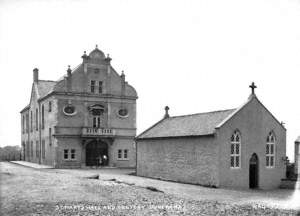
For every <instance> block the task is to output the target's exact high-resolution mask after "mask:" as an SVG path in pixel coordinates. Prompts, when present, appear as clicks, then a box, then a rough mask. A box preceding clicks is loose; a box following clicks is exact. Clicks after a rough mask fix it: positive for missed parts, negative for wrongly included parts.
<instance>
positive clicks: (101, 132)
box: [82, 127, 115, 136]
mask: <svg viewBox="0 0 300 216" xmlns="http://www.w3.org/2000/svg"><path fill="white" fill-rule="evenodd" d="M114 135H115V130H114V129H111V128H93V127H84V128H82V136H114Z"/></svg>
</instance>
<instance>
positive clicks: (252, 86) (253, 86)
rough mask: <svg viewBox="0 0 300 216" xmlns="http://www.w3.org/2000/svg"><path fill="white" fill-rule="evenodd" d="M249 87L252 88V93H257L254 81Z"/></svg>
mask: <svg viewBox="0 0 300 216" xmlns="http://www.w3.org/2000/svg"><path fill="white" fill-rule="evenodd" d="M249 88H251V91H252V92H251V93H252V94H255V92H254V90H255V89H256V88H257V86H256V85H255V83H254V82H252V84H251V85H249Z"/></svg>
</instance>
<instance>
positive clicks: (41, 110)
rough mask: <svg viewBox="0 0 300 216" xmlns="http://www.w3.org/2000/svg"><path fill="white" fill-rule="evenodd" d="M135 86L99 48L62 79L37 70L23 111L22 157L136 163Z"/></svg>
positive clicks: (66, 164) (77, 163)
mask: <svg viewBox="0 0 300 216" xmlns="http://www.w3.org/2000/svg"><path fill="white" fill-rule="evenodd" d="M136 99H137V93H136V91H135V89H134V88H133V87H132V86H131V85H129V84H128V82H127V81H126V80H125V74H124V73H123V72H122V73H118V72H117V71H116V70H115V69H114V68H113V67H112V65H111V58H110V57H109V55H105V54H104V53H103V52H102V51H101V50H99V49H98V47H97V46H96V48H95V49H94V50H93V51H92V52H90V53H89V55H87V54H86V52H84V55H83V56H82V62H81V63H80V64H79V65H78V66H77V67H75V68H74V69H71V68H70V66H69V68H68V69H67V73H66V75H65V76H63V77H62V78H60V79H58V80H57V81H50V80H41V79H39V70H38V69H37V68H35V69H34V70H33V84H32V88H31V97H30V100H29V104H28V105H27V106H26V107H25V108H24V109H22V111H21V128H22V134H21V143H22V150H23V151H22V158H23V160H25V161H29V162H34V163H40V164H46V165H51V166H53V167H56V168H79V167H86V166H88V167H93V166H99V165H100V166H113V167H135V162H136V158H135V156H136V152H135V142H134V138H135V136H136Z"/></svg>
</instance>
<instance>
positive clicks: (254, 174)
mask: <svg viewBox="0 0 300 216" xmlns="http://www.w3.org/2000/svg"><path fill="white" fill-rule="evenodd" d="M258 165H259V164H258V156H257V154H255V153H253V155H252V156H251V158H250V162H249V188H251V189H254V188H258V167H259V166H258Z"/></svg>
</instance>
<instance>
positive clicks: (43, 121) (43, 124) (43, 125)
mask: <svg viewBox="0 0 300 216" xmlns="http://www.w3.org/2000/svg"><path fill="white" fill-rule="evenodd" d="M44 128H45V108H44V104H43V105H42V129H44Z"/></svg>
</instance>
